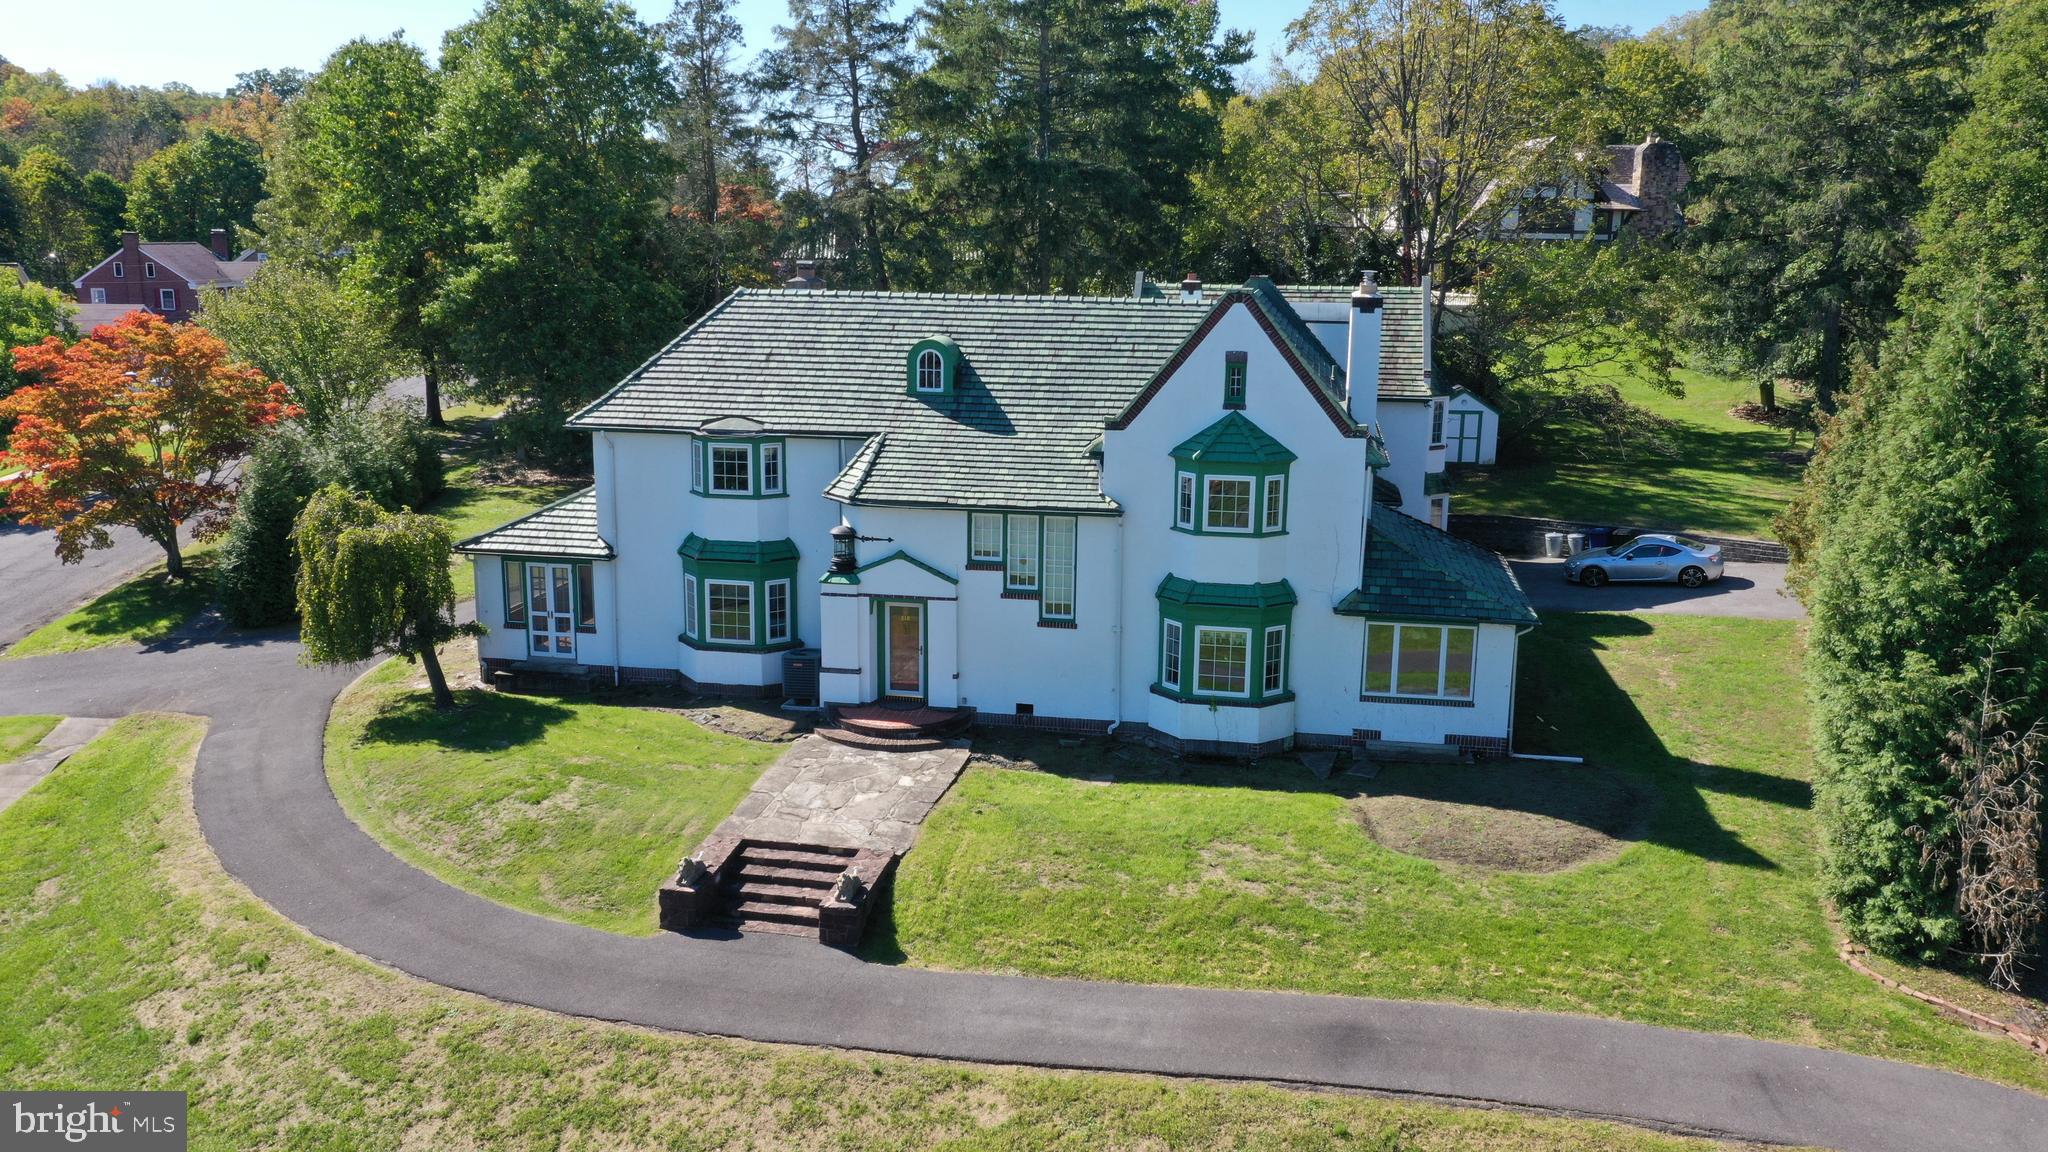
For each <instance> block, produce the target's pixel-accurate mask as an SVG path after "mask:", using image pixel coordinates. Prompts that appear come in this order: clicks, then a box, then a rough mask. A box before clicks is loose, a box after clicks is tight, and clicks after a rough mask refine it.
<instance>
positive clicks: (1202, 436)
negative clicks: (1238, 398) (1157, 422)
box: [1173, 412, 1295, 464]
mask: <svg viewBox="0 0 2048 1152" xmlns="http://www.w3.org/2000/svg"><path fill="white" fill-rule="evenodd" d="M1173 457H1174V459H1176V460H1192V461H1195V462H1197V463H1202V464H1289V463H1292V462H1293V461H1294V459H1295V456H1294V453H1292V452H1289V451H1288V450H1287V446H1286V445H1285V444H1282V443H1280V442H1279V441H1278V440H1275V439H1273V438H1272V437H1271V436H1268V435H1267V434H1266V430H1265V429H1263V428H1261V427H1259V426H1258V425H1257V424H1254V423H1252V422H1251V420H1250V419H1248V418H1247V417H1246V416H1245V414H1244V413H1242V412H1227V413H1225V414H1224V416H1223V419H1221V420H1218V421H1217V422H1215V423H1214V424H1211V425H1209V426H1208V427H1207V428H1204V429H1202V430H1201V431H1200V432H1197V433H1195V434H1194V435H1193V436H1190V437H1188V438H1187V439H1186V440H1183V441H1181V442H1180V446H1179V447H1178V448H1175V449H1174V450H1173Z"/></svg>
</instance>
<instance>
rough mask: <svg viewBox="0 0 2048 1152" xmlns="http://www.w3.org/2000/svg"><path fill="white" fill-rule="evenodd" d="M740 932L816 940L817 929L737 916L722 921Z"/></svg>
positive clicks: (812, 925) (809, 926)
mask: <svg viewBox="0 0 2048 1152" xmlns="http://www.w3.org/2000/svg"><path fill="white" fill-rule="evenodd" d="M722 922H723V923H726V924H730V925H732V926H733V927H734V928H737V929H739V930H740V931H741V932H743V933H744V932H772V933H774V934H775V935H777V936H805V937H809V938H811V939H816V938H817V936H818V927H817V925H815V924H785V923H783V922H782V921H780V920H748V919H744V918H741V917H738V916H727V917H725V918H724V920H723V921H722Z"/></svg>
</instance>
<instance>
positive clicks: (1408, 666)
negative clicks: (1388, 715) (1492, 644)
mask: <svg viewBox="0 0 2048 1152" xmlns="http://www.w3.org/2000/svg"><path fill="white" fill-rule="evenodd" d="M1478 635H1479V633H1478V629H1476V628H1471V627H1464V626H1459V625H1454V624H1453V625H1447V624H1392V623H1386V624H1383V623H1369V624H1367V625H1366V626H1365V680H1364V685H1365V694H1366V695H1368V696H1408V697H1415V698H1419V699H1438V700H1470V699H1471V698H1472V676H1473V666H1474V661H1475V655H1476V650H1477V647H1478Z"/></svg>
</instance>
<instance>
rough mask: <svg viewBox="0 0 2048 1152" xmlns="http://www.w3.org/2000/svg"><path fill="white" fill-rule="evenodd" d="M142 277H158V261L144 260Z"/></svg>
mask: <svg viewBox="0 0 2048 1152" xmlns="http://www.w3.org/2000/svg"><path fill="white" fill-rule="evenodd" d="M142 278H143V279H144V280H154V279H156V262H155V261H154V260H144V261H143V262H142Z"/></svg>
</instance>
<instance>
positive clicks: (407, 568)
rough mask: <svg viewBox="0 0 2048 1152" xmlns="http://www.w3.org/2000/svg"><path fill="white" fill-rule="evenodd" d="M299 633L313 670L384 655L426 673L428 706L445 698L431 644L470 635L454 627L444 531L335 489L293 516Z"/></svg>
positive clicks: (450, 699) (426, 519)
mask: <svg viewBox="0 0 2048 1152" xmlns="http://www.w3.org/2000/svg"><path fill="white" fill-rule="evenodd" d="M293 539H294V541H295V543H296V545H297V548H298V553H299V585H298V587H299V617H300V619H301V621H302V622H303V623H302V624H301V627H300V630H299V635H300V638H301V640H302V641H303V642H304V644H305V646H306V657H305V658H306V659H307V660H308V661H309V662H311V663H315V664H355V663H360V662H362V661H364V660H368V659H370V658H371V657H373V656H379V655H383V654H386V653H389V654H392V655H397V656H402V657H404V658H405V659H407V660H417V661H419V663H420V664H421V665H422V666H424V667H425V668H426V671H427V683H428V685H429V686H430V687H431V688H432V689H433V693H434V704H435V706H436V707H439V708H450V707H453V706H454V704H455V697H454V695H453V694H452V693H450V692H449V691H448V678H447V676H446V675H444V674H443V673H442V671H441V661H440V658H439V656H437V655H436V654H435V651H434V648H435V646H436V645H438V644H444V643H446V642H447V641H449V640H452V639H454V638H455V637H457V636H460V635H464V634H467V633H470V632H473V631H475V630H476V626H475V625H473V624H472V625H468V626H466V627H465V626H462V625H458V624H456V623H455V583H454V581H453V580H452V579H450V577H449V575H448V558H449V551H450V546H451V545H450V541H449V537H448V527H447V525H445V524H443V523H441V522H440V521H439V520H437V519H435V518H434V517H432V516H422V515H419V514H417V513H412V512H386V511H385V510H384V509H382V508H379V507H378V506H377V505H375V504H374V503H371V502H370V501H368V500H365V499H363V498H361V497H359V496H356V495H354V494H352V493H350V492H349V491H348V490H347V489H346V488H342V487H341V486H339V485H329V486H328V487H326V488H323V489H321V490H320V491H319V492H318V493H316V494H315V495H314V496H313V499H312V500H311V501H309V502H308V503H307V505H306V510H305V511H304V512H301V513H300V514H299V520H298V525H297V527H296V528H295V529H294V531H293Z"/></svg>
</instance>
